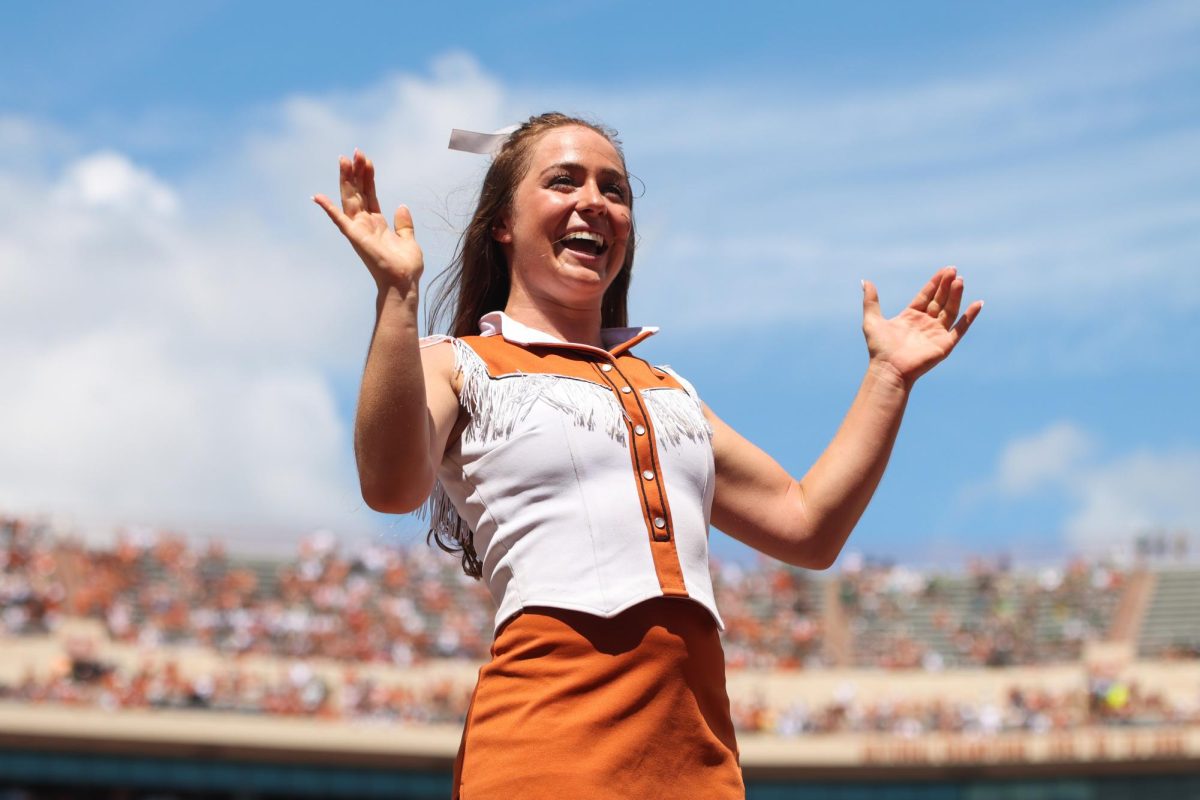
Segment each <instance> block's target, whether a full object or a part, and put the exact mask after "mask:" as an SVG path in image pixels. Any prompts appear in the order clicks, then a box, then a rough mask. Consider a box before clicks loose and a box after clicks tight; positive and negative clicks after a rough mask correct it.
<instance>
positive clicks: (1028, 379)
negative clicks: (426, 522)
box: [0, 2, 1200, 566]
mask: <svg viewBox="0 0 1200 800" xmlns="http://www.w3.org/2000/svg"><path fill="white" fill-rule="evenodd" d="M434 6H435V4H420V5H419V6H418V5H413V4H398V3H388V4H375V5H371V4H365V5H360V6H357V7H356V9H355V11H354V12H353V13H347V12H343V11H335V10H332V9H331V8H330V7H329V6H328V5H327V4H317V3H287V4H284V3H258V4H235V3H221V2H207V3H203V4H191V5H183V4H161V3H149V2H137V3H135V2H124V3H120V2H118V3H112V4H106V5H105V6H103V7H100V6H96V5H95V4H89V3H45V4H36V5H35V4H25V5H24V6H21V7H14V8H12V9H8V10H7V11H6V24H5V26H4V29H3V31H0V76H2V77H0V188H2V189H3V191H2V192H0V206H2V207H0V288H2V289H3V291H0V385H3V386H5V387H6V389H5V392H4V393H3V396H2V397H0V441H3V442H5V446H4V447H3V449H2V450H0V507H8V508H15V509H19V510H26V511H31V512H46V513H58V514H63V515H66V516H68V517H69V518H72V519H77V520H80V521H81V524H84V522H83V521H89V522H88V523H87V524H96V525H107V524H109V523H110V522H112V521H117V520H120V521H124V522H131V523H146V524H153V525H172V526H175V527H179V528H185V529H192V530H199V531H227V532H231V533H236V535H237V536H238V537H239V538H242V539H244V540H246V541H261V540H266V539H275V540H278V541H285V540H288V539H289V537H293V538H294V537H295V536H296V535H297V534H299V533H302V532H305V531H308V530H311V529H313V528H316V527H329V528H331V529H333V530H335V531H338V532H341V533H343V534H344V535H346V536H359V535H366V536H378V535H385V536H401V537H409V536H413V535H415V534H414V532H415V530H416V527H417V526H416V525H415V524H414V523H413V522H411V521H410V520H406V519H400V520H396V519H388V518H383V517H380V516H379V515H375V514H373V513H371V512H369V511H368V510H366V509H365V508H364V507H363V506H362V503H361V501H360V500H359V499H358V497H357V494H356V491H355V481H354V474H353V464H352V458H351V453H350V432H351V427H352V409H353V403H354V395H355V391H356V384H357V379H358V371H359V369H360V368H361V364H362V359H363V355H364V352H365V346H366V342H367V337H368V336H369V332H370V326H371V321H372V313H373V305H372V294H373V293H372V290H371V284H370V281H369V278H368V277H367V275H366V273H365V271H364V270H363V269H362V268H361V266H360V265H359V264H358V263H357V261H356V259H355V258H354V257H353V255H352V253H350V251H349V250H348V248H346V247H345V245H344V243H343V242H342V241H341V240H340V239H339V237H338V235H337V234H336V232H335V231H334V230H333V229H332V228H331V227H330V226H329V225H328V222H327V221H326V220H325V219H324V218H323V216H322V215H321V213H320V211H319V210H318V209H316V207H315V206H312V205H311V204H310V203H309V202H308V196H309V195H311V194H313V193H314V192H319V191H320V192H326V193H331V192H332V191H334V189H335V188H336V187H335V185H334V178H335V174H336V173H335V168H334V162H335V159H336V157H337V155H338V154H340V153H345V152H349V151H350V150H351V149H353V148H354V147H355V146H358V147H362V148H363V149H364V150H366V151H367V152H369V153H370V154H372V156H373V157H374V158H375V160H376V162H377V164H378V169H379V173H380V190H381V194H382V195H383V197H382V199H383V202H384V203H385V204H387V205H394V204H395V203H398V202H406V203H408V204H409V205H410V206H412V208H413V210H414V214H415V217H416V221H417V227H418V234H419V237H420V239H421V242H422V244H423V246H424V247H425V249H426V255H427V263H428V264H429V265H430V270H429V273H433V272H435V271H436V267H437V266H438V265H440V264H442V263H444V262H445V260H446V258H447V256H448V253H449V252H450V250H451V248H452V246H453V241H454V234H455V231H456V226H457V225H459V224H460V223H461V221H462V217H463V214H464V213H465V211H466V209H467V208H468V205H469V201H470V196H471V192H472V190H473V188H474V186H475V185H476V184H477V181H478V179H479V177H480V175H481V174H482V169H483V166H484V165H483V162H482V161H481V160H479V159H472V158H471V157H469V156H465V155H463V154H459V153H449V152H447V151H446V149H445V142H446V138H447V137H448V132H449V129H450V128H451V127H467V128H475V129H480V130H490V129H493V128H497V127H501V126H502V125H505V124H508V123H510V122H512V121H514V120H517V119H520V118H522V117H524V116H527V115H529V114H531V113H535V112H538V111H542V110H546V109H551V108H553V109H559V110H564V111H569V112H575V113H581V114H584V115H587V116H592V117H598V118H600V119H602V120H604V121H606V122H607V123H609V124H610V125H612V126H614V127H616V128H618V129H619V130H620V132H621V134H622V138H623V139H624V141H625V143H626V150H627V155H628V160H629V164H630V167H631V169H632V170H633V171H634V172H635V173H636V174H637V175H638V176H639V177H640V178H641V179H642V180H643V182H644V183H645V184H646V187H647V189H646V194H645V196H644V197H643V198H642V199H641V200H640V201H639V205H638V208H637V213H638V224H639V235H640V237H641V242H640V247H639V251H638V264H637V267H636V271H635V279H634V300H633V310H634V316H635V318H636V321H638V322H643V323H649V324H658V325H661V326H662V328H663V332H662V334H660V335H659V336H658V337H655V339H654V340H652V341H651V342H650V343H648V346H647V347H646V348H645V352H646V354H647V355H648V356H650V357H652V358H653V359H655V360H658V361H663V362H668V363H671V364H672V365H674V366H675V367H676V368H677V369H679V370H680V371H682V372H683V373H684V374H685V375H687V376H688V377H689V378H690V379H691V380H692V382H693V383H694V384H696V386H697V387H698V389H699V390H700V391H701V393H702V394H703V395H704V397H705V399H706V400H707V402H708V403H709V405H710V406H712V407H713V408H714V409H715V410H716V411H717V413H719V414H720V415H721V416H723V417H724V418H725V419H726V420H727V421H729V422H730V423H731V424H733V425H734V427H736V428H737V429H738V430H740V431H741V432H742V433H743V434H744V435H746V436H748V437H749V438H751V439H752V440H754V441H755V442H757V443H758V444H760V445H761V446H762V447H764V449H766V450H767V451H768V452H770V453H771V454H773V455H774V456H775V457H776V458H778V459H779V460H780V462H781V463H783V464H784V465H785V466H787V467H788V468H789V469H791V470H792V471H793V472H794V473H796V474H800V473H802V472H803V471H804V470H805V469H806V468H807V466H808V465H809V464H810V463H811V461H812V459H813V458H815V456H816V455H817V454H818V453H819V452H820V449H821V448H822V447H823V446H824V444H825V443H826V442H827V441H828V439H829V437H830V436H831V435H832V434H833V431H834V430H835V428H836V426H837V423H838V420H839V419H840V416H841V414H842V412H843V411H844V410H845V407H846V406H847V404H848V402H849V399H850V397H851V396H852V394H853V392H854V389H855V387H856V385H857V382H858V380H859V379H860V377H861V374H862V371H863V368H864V367H865V350H864V348H863V346H862V341H861V334H860V332H859V327H858V326H859V322H860V318H859V314H860V306H859V289H858V286H859V279H860V278H863V277H867V278H871V279H873V280H875V281H876V282H877V284H878V285H879V288H880V292H881V296H882V300H883V305H884V310H885V312H890V313H895V312H896V311H897V310H899V308H900V307H902V306H903V304H904V303H906V302H907V301H908V300H909V299H910V298H911V296H912V294H913V293H914V292H915V291H916V289H917V288H919V286H920V285H921V284H922V283H923V282H924V280H925V279H927V277H928V275H929V274H930V273H931V272H932V271H933V270H934V269H936V268H937V267H939V266H941V265H943V264H956V265H957V266H958V267H959V269H960V270H961V272H962V273H963V275H964V276H965V278H966V282H967V293H968V295H969V296H970V297H982V298H984V299H985V300H986V302H987V307H986V309H985V310H984V313H983V315H982V316H981V318H980V320H979V322H978V323H977V325H976V326H975V328H974V329H973V330H972V331H971V334H970V336H969V337H968V339H967V340H966V342H965V343H964V345H963V346H962V347H961V348H960V350H959V351H958V352H956V353H955V354H954V356H953V357H952V359H951V360H950V361H949V362H947V363H946V364H944V365H942V366H941V367H939V368H938V369H937V370H936V371H935V372H934V373H932V374H931V375H929V376H927V377H926V378H925V379H923V380H922V382H921V383H920V384H918V387H917V389H916V391H915V393H914V396H913V400H912V404H911V406H910V410H909V413H908V416H907V418H906V421H905V426H904V429H903V430H902V431H901V436H900V440H899V442H898V444H897V447H896V452H895V456H894V460H893V463H892V465H891V467H890V468H889V472H888V474H887V476H886V477H885V479H884V484H883V486H882V487H881V489H880V492H879V494H878V496H877V499H876V501H875V502H874V504H873V505H872V507H871V508H870V509H869V510H868V512H867V515H866V516H865V518H864V519H863V522H862V523H861V525H860V526H859V529H858V530H857V531H856V533H855V535H854V537H853V539H852V542H851V545H850V549H851V550H855V551H859V552H865V553H868V554H877V555H883V556H889V557H895V558H900V559H903V560H906V561H911V562H916V563H922V564H944V565H948V566H956V565H959V564H961V563H962V561H963V559H964V557H965V556H966V555H968V554H970V553H982V554H998V553H1007V554H1010V555H1012V556H1013V557H1014V558H1016V559H1017V560H1023V561H1041V560H1046V559H1049V558H1058V557H1061V556H1063V555H1064V554H1067V553H1072V552H1078V551H1089V552H1100V551H1104V550H1106V549H1110V548H1112V547H1114V546H1120V545H1121V544H1122V543H1126V542H1128V540H1129V539H1130V537H1131V536H1132V535H1134V534H1136V533H1137V532H1139V531H1142V530H1145V529H1148V528H1155V527H1162V528H1166V529H1168V530H1178V529H1186V530H1191V531H1193V532H1200V492H1197V491H1196V487H1197V486H1198V485H1200V424H1198V423H1197V422H1196V418H1195V413H1194V410H1193V406H1195V405H1196V402H1195V398H1196V397H1197V395H1198V391H1197V389H1198V384H1200V366H1198V363H1200V359H1198V358H1197V355H1196V354H1197V353H1198V352H1200V334H1198V333H1197V325H1196V322H1197V312H1198V311H1200V225H1198V223H1200V159H1197V158H1196V156H1195V153H1197V152H1200V92H1197V91H1196V90H1195V87H1196V86H1200V47H1197V44H1198V43H1200V8H1198V7H1197V6H1196V5H1195V4H1194V3H1187V2H1147V3H1104V2H1086V3H1085V2H1060V3H1052V4H1050V3H1034V2H1016V3H1003V4H999V3H996V4H982V3H969V4H968V3H950V2H911V3H903V4H901V3H884V2H878V3H786V4H783V3H781V4H777V5H776V4H771V5H767V4H753V3H751V4H743V5H740V6H737V7H736V8H735V7H731V6H729V5H728V4H720V5H713V6H712V7H705V6H704V5H703V4H695V3H688V4H684V3H656V4H649V3H638V4H634V3H627V2H612V3H608V4H606V5H604V6H602V7H597V6H595V5H584V6H568V5H564V4H542V3H532V2H528V3H508V4H505V5H503V6H497V5H494V4H460V5H458V6H453V7H447V9H442V8H440V7H438V8H435V7H434ZM714 543H715V544H714V549H715V551H716V552H718V553H719V554H722V555H727V556H737V555H744V552H743V551H740V550H739V549H738V548H737V547H735V546H733V545H731V544H730V543H729V542H728V540H726V539H725V538H724V537H723V536H719V535H717V536H715V537H714Z"/></svg>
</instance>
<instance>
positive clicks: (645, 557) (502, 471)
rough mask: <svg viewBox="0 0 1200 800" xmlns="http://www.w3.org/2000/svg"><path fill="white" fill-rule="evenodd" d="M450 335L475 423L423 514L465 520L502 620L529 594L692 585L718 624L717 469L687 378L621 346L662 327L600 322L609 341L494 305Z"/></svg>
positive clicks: (556, 600) (642, 593) (593, 598)
mask: <svg viewBox="0 0 1200 800" xmlns="http://www.w3.org/2000/svg"><path fill="white" fill-rule="evenodd" d="M480 330H481V335H480V336H468V337H462V338H457V339H453V338H451V337H444V336H441V337H429V338H426V339H423V340H422V342H421V344H422V346H423V347H429V346H435V345H438V344H441V343H448V344H449V345H450V346H452V347H453V348H454V354H455V363H456V368H457V369H458V370H460V371H461V373H462V379H463V380H462V388H461V391H460V393H459V401H460V403H461V405H462V407H463V409H465V411H466V413H467V415H468V417H469V421H468V423H467V426H466V428H465V430H464V431H463V433H462V435H461V436H460V437H459V438H458V439H457V440H456V441H454V442H452V443H450V444H449V445H448V446H447V449H446V454H445V457H444V459H443V460H442V463H441V467H440V469H439V471H438V486H437V487H436V488H435V490H434V494H433V496H431V498H430V502H429V509H430V515H431V523H432V525H433V526H434V527H435V529H436V530H439V531H441V532H443V533H444V534H446V533H448V534H453V532H454V531H456V530H457V529H458V528H457V523H458V522H459V520H460V519H461V520H462V522H464V523H465V524H466V526H467V527H468V528H469V529H470V530H471V531H472V532H473V542H474V547H475V551H476V553H477V554H478V556H479V559H480V562H481V563H482V566H483V579H484V581H485V582H486V584H487V586H488V589H489V590H490V591H491V594H492V596H493V597H494V598H495V600H496V603H497V605H498V610H497V612H496V616H495V625H496V627H497V628H499V626H500V624H501V623H503V622H504V621H505V620H506V619H508V618H509V617H510V616H512V615H513V614H515V613H517V612H518V611H520V610H521V609H522V608H525V607H527V606H553V607H557V608H565V609H574V610H578V611H585V612H588V613H592V614H597V615H600V616H604V617H612V616H615V615H616V614H618V613H619V612H621V611H623V610H624V609H626V608H629V607H630V606H632V605H634V604H636V603H639V602H641V601H643V600H647V599H649V598H652V597H660V596H668V597H680V598H689V599H691V600H693V601H695V602H698V603H700V604H701V605H703V606H704V607H705V608H707V609H708V610H709V611H710V612H711V613H712V615H713V617H714V618H715V619H716V622H717V625H718V626H719V627H720V628H721V629H722V630H723V629H724V623H723V622H722V620H721V617H720V614H719V613H718V612H717V606H716V601H715V599H714V597H713V589H712V581H711V578H710V575H709V570H708V524H709V516H710V513H711V509H712V498H713V488H714V483H715V468H714V464H713V453H712V444H711V439H712V430H711V428H710V427H709V425H708V423H707V421H706V420H705V418H704V415H703V412H702V411H701V405H700V400H699V398H698V397H697V395H696V392H695V389H693V388H692V386H691V384H689V383H687V382H686V381H685V380H683V378H681V377H679V376H678V375H677V374H675V373H674V371H672V370H671V369H670V368H669V367H666V366H658V367H656V366H651V365H650V364H648V363H647V362H645V361H643V360H642V359H640V358H638V357H636V356H634V355H633V354H632V353H631V352H630V348H631V347H632V346H633V345H634V344H636V343H637V342H640V341H642V340H643V339H645V338H646V337H647V336H650V335H651V334H653V333H655V332H656V331H657V329H656V328H620V329H605V331H603V341H604V345H605V349H601V348H597V347H591V346H588V345H579V344H572V343H567V342H563V341H561V340H559V339H557V338H555V337H553V336H551V335H549V334H547V333H544V332H542V331H538V330H535V329H533V328H530V327H528V326H526V325H523V324H521V323H519V322H517V321H516V320H513V319H511V318H510V317H508V316H506V315H505V314H503V313H502V312H492V313H490V314H487V315H485V316H484V317H483V318H482V319H481V320H480Z"/></svg>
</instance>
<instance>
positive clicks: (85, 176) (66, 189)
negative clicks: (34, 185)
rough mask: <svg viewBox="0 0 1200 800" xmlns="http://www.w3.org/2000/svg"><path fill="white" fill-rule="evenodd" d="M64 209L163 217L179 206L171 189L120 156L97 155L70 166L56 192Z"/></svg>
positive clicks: (117, 154) (116, 154)
mask: <svg viewBox="0 0 1200 800" xmlns="http://www.w3.org/2000/svg"><path fill="white" fill-rule="evenodd" d="M55 194H56V197H55V200H56V201H57V203H59V204H60V205H62V206H63V207H65V208H71V207H72V206H76V207H82V208H116V209H120V210H122V211H125V212H128V213H137V214H151V215H159V216H166V215H169V214H171V213H173V212H174V211H175V210H176V209H177V208H178V206H179V200H178V198H177V197H176V196H175V192H173V191H172V190H171V189H170V187H168V186H167V185H166V184H164V183H163V182H162V181H159V180H158V179H157V178H155V177H154V176H153V175H152V174H151V173H150V172H148V171H147V170H144V169H139V168H138V167H137V166H135V165H134V164H133V163H131V162H130V161H129V159H127V158H125V157H124V156H122V155H121V154H119V153H111V152H109V153H96V154H95V155H91V156H88V157H87V158H83V159H81V160H79V161H76V162H75V163H73V164H71V165H70V167H69V168H68V169H67V171H66V174H64V175H63V177H62V180H61V181H60V182H59V185H58V187H57V188H56V190H55Z"/></svg>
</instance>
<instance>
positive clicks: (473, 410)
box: [454, 339, 625, 444]
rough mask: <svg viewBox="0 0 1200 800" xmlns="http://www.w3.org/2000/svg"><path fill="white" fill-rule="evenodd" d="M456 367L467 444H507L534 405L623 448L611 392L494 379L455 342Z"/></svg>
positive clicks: (565, 381) (550, 378)
mask: <svg viewBox="0 0 1200 800" xmlns="http://www.w3.org/2000/svg"><path fill="white" fill-rule="evenodd" d="M454 353H455V361H456V364H457V367H458V369H459V371H460V372H462V376H463V384H462V390H461V391H460V392H459V395H458V398H459V402H461V403H462V406H463V408H465V409H466V410H467V413H468V414H469V415H470V417H471V421H470V422H468V423H467V427H466V429H465V430H463V437H464V439H465V440H466V441H468V442H473V441H479V442H492V441H499V440H502V439H507V438H508V437H510V436H512V433H513V431H514V430H516V427H517V425H518V424H519V423H521V422H522V421H523V420H524V419H525V418H526V417H527V416H529V412H530V411H532V410H533V407H534V406H535V405H536V404H537V403H545V404H546V405H548V406H550V407H551V408H553V409H554V410H555V411H558V412H560V413H563V414H566V415H567V416H568V417H569V418H570V419H571V422H572V423H573V424H574V425H576V426H577V427H580V428H586V429H587V430H589V431H594V430H603V431H604V432H605V433H606V434H607V435H608V436H609V438H611V439H613V440H614V441H617V442H620V443H622V444H624V442H625V410H624V409H623V408H621V404H620V403H618V402H616V401H615V400H614V399H613V396H612V392H611V391H610V390H608V389H606V388H605V387H603V386H598V385H596V384H594V383H590V382H588V381H584V380H579V379H578V378H567V377H564V376H561V375H542V374H535V375H530V374H527V373H520V374H516V375H506V376H504V377H503V378H493V377H492V376H491V375H490V374H489V373H488V371H487V367H486V366H485V365H484V363H483V359H481V358H480V357H479V355H478V354H477V353H476V352H475V351H474V350H472V349H471V347H470V345H467V344H464V343H463V342H461V341H459V340H457V339H456V340H454Z"/></svg>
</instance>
